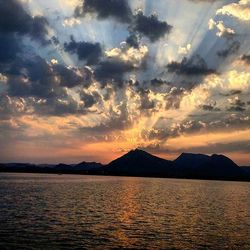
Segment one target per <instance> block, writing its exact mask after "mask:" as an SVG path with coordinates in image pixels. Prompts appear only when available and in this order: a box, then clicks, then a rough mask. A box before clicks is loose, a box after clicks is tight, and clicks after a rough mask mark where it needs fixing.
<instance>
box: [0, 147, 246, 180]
mask: <svg viewBox="0 0 250 250" xmlns="http://www.w3.org/2000/svg"><path fill="white" fill-rule="evenodd" d="M249 169H250V168H247V167H239V166H238V165H237V164H236V163H234V162H233V161H232V160H231V159H229V158H228V157H226V156H224V155H216V154H214V155H212V156H208V155H204V154H191V153H182V154H181V155H180V156H179V157H178V158H177V159H175V160H174V161H168V160H165V159H162V158H159V157H157V156H154V155H151V154H149V153H147V152H145V151H143V150H139V149H135V150H131V151H129V152H128V153H126V154H124V155H123V156H121V157H119V158H117V159H115V160H113V161H111V162H110V163H109V164H107V165H102V164H101V163H96V162H81V163H78V164H71V165H68V164H63V163H60V164H57V165H49V164H41V165H34V164H29V163H9V164H0V172H36V173H65V174H68V173H70V174H101V175H125V176H152V177H170V178H194V179H215V180H216V179H219V180H243V181H249V180H250V171H249Z"/></svg>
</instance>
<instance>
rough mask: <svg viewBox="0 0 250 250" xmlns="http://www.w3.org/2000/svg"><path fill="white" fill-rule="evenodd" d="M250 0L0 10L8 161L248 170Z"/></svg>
mask: <svg viewBox="0 0 250 250" xmlns="http://www.w3.org/2000/svg"><path fill="white" fill-rule="evenodd" d="M249 36H250V0H237V1H236V0H229V1H226V0H157V1H152V0H53V1H51V0H50V1H49V0H8V1H7V0H0V41H1V43H0V161H1V162H33V163H59V162H65V163H77V162H81V161H83V160H85V161H98V162H102V163H107V162H109V161H111V160H112V159H114V158H116V157H118V156H121V155H122V154H124V153H125V152H127V151H129V150H131V149H135V148H140V149H143V150H146V151H147V152H149V153H152V154H155V155H158V156H160V157H163V158H166V159H175V158H176V157H177V156H178V155H179V154H180V153H182V152H192V153H204V154H214V153H217V154H225V155H227V156H228V157H230V158H231V159H232V160H234V161H235V162H236V163H237V164H239V165H249V164H250V42H249Z"/></svg>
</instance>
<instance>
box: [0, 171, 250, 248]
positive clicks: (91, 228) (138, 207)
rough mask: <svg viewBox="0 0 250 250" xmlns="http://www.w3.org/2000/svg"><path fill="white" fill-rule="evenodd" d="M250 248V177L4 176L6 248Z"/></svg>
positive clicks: (0, 198)
mask: <svg viewBox="0 0 250 250" xmlns="http://www.w3.org/2000/svg"><path fill="white" fill-rule="evenodd" d="M22 248H23V249H76V248H78V249H122V248H137V249H207V248H211V249H250V183H244V182H223V181H199V180H177V179H156V178H132V177H131V178H130V177H101V176H100V177H99V176H73V175H46V174H0V249H22Z"/></svg>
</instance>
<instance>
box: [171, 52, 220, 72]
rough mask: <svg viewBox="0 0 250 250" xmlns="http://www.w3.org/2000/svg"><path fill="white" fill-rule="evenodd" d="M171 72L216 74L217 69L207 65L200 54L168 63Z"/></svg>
mask: <svg viewBox="0 0 250 250" xmlns="http://www.w3.org/2000/svg"><path fill="white" fill-rule="evenodd" d="M167 69H168V71H169V72H173V73H177V74H182V75H210V74H216V73H217V72H216V70H214V69H211V68H209V67H208V66H207V64H206V62H205V60H204V59H203V58H202V57H200V56H199V55H196V56H192V57H191V58H190V59H187V58H186V57H184V58H183V59H182V61H181V62H175V61H173V62H171V63H169V64H168V65H167Z"/></svg>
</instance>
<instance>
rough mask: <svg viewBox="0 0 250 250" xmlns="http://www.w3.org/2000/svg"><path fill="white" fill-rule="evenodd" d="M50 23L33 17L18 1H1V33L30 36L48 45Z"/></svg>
mask: <svg viewBox="0 0 250 250" xmlns="http://www.w3.org/2000/svg"><path fill="white" fill-rule="evenodd" d="M47 25H48V21H47V19H46V18H45V17H42V16H35V17H31V16H30V15H29V14H28V13H27V12H26V11H25V10H24V8H23V7H22V5H21V4H20V2H19V1H17V0H8V1H6V0H0V32H2V33H16V34H18V35H29V36H30V37H31V38H32V39H35V40H37V41H40V42H41V43H43V44H46V43H47V40H46V36H47V34H48V31H47Z"/></svg>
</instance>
